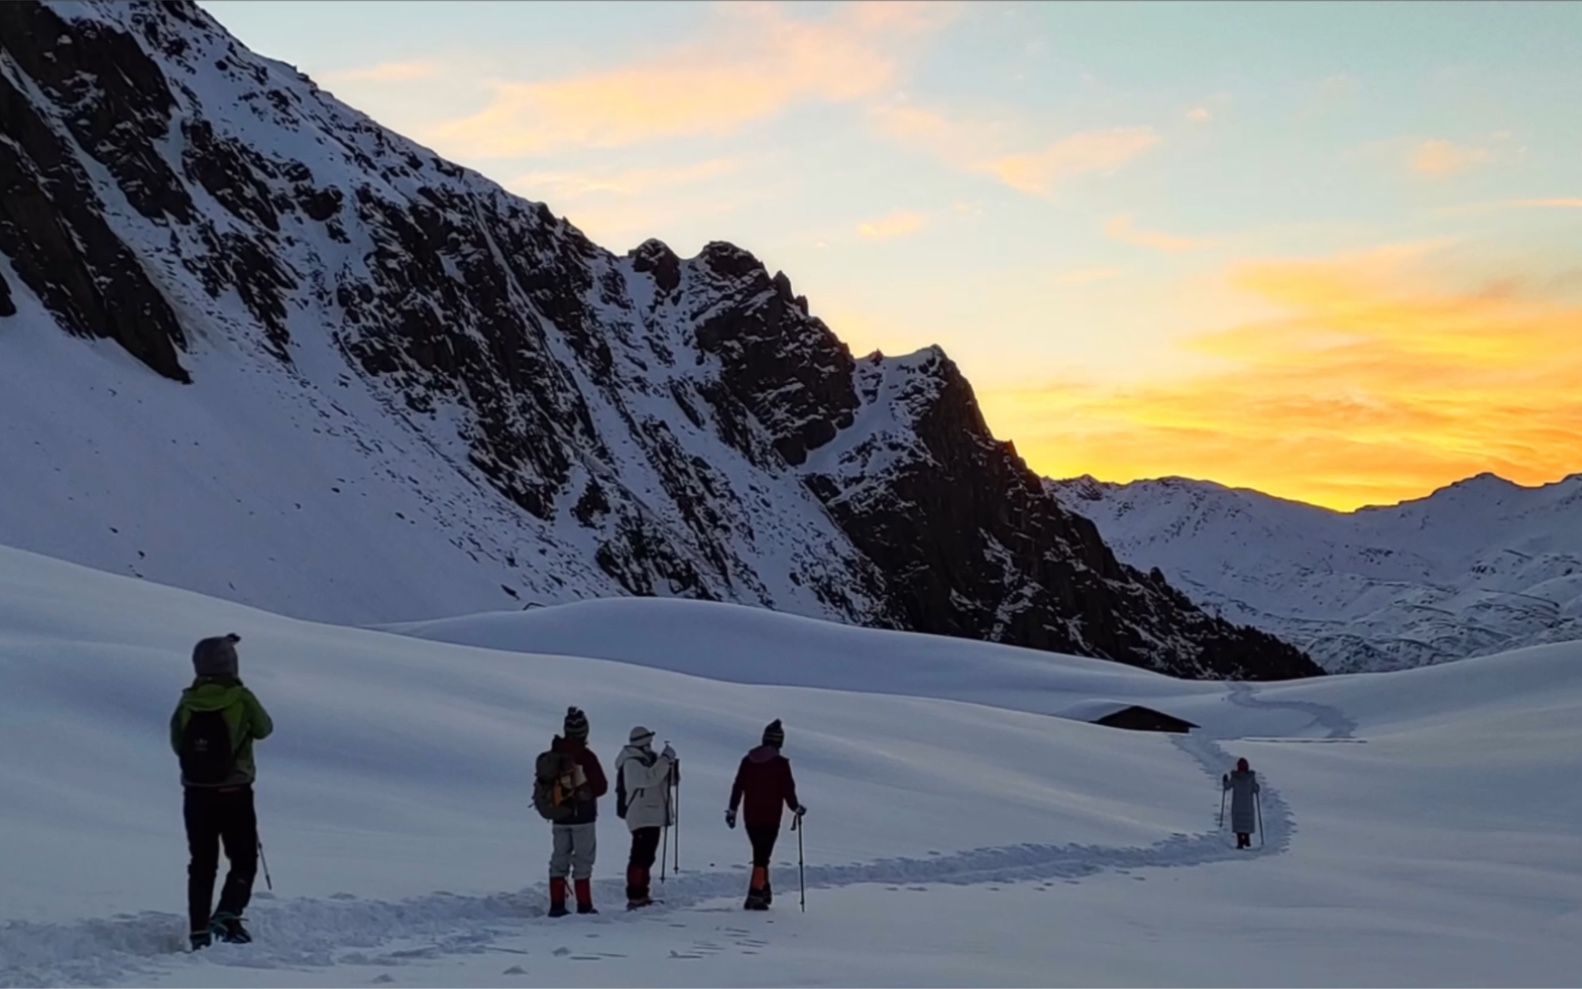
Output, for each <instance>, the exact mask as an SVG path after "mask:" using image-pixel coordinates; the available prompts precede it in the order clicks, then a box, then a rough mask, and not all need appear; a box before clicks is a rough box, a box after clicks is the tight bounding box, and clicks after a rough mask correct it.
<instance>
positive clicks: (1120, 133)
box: [979, 127, 1159, 196]
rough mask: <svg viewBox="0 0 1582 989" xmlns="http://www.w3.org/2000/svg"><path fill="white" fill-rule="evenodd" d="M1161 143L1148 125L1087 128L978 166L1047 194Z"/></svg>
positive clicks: (1014, 184)
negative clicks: (1033, 149) (1042, 147)
mask: <svg viewBox="0 0 1582 989" xmlns="http://www.w3.org/2000/svg"><path fill="white" fill-rule="evenodd" d="M1158 143H1159V135H1158V134H1156V133H1154V131H1153V129H1152V128H1149V127H1116V128H1112V129H1110V130H1095V131H1085V132H1083V133H1080V134H1072V135H1071V136H1070V137H1065V138H1062V139H1061V140H1059V141H1056V142H1055V143H1054V144H1051V145H1050V146H1049V147H1047V148H1044V149H1043V150H1042V151H1034V152H1031V153H1029V154H1013V155H1005V156H1002V157H999V158H995V159H993V160H990V161H987V162H984V163H983V164H982V165H980V166H979V167H980V168H981V169H982V170H984V171H987V172H989V173H990V174H992V175H994V176H996V177H997V178H999V180H1000V181H1001V182H1004V183H1005V184H1006V185H1008V186H1010V187H1011V188H1013V189H1018V190H1020V191H1022V192H1026V193H1031V194H1033V195H1037V196H1048V195H1050V194H1052V193H1053V192H1054V190H1055V187H1056V186H1058V185H1059V184H1060V183H1062V182H1064V181H1066V180H1067V179H1071V178H1075V177H1077V176H1079V175H1088V174H1091V173H1094V172H1112V171H1114V170H1115V169H1117V168H1119V167H1121V166H1122V165H1124V164H1126V163H1127V162H1129V161H1131V160H1132V159H1133V158H1136V157H1137V156H1138V155H1140V154H1142V153H1143V152H1145V151H1147V150H1148V149H1149V148H1151V147H1153V146H1154V145H1155V144H1158Z"/></svg>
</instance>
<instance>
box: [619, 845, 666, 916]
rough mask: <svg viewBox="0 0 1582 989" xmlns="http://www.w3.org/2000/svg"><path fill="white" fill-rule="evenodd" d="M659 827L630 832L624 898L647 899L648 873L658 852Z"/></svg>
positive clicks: (630, 900) (634, 900)
mask: <svg viewBox="0 0 1582 989" xmlns="http://www.w3.org/2000/svg"><path fill="white" fill-rule="evenodd" d="M660 833H661V832H660V829H659V828H638V829H637V830H636V831H633V832H632V856H631V858H629V859H627V860H626V899H627V901H628V902H637V901H640V900H646V899H648V892H649V883H650V879H649V873H650V870H652V869H653V867H654V859H655V858H656V857H657V856H658V854H659V836H660Z"/></svg>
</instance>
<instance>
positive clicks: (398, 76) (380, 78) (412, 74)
mask: <svg viewBox="0 0 1582 989" xmlns="http://www.w3.org/2000/svg"><path fill="white" fill-rule="evenodd" d="M443 71H444V69H443V66H441V65H440V63H438V62H381V63H380V64H378V65H370V66H368V67H367V68H362V69H343V70H341V71H339V72H329V73H326V74H325V76H324V78H325V81H326V82H338V81H345V82H411V81H413V80H416V79H433V78H436V77H437V76H439V75H440V74H441V73H442V72H443Z"/></svg>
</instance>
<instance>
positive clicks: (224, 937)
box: [209, 913, 253, 944]
mask: <svg viewBox="0 0 1582 989" xmlns="http://www.w3.org/2000/svg"><path fill="white" fill-rule="evenodd" d="M209 933H210V934H212V935H213V936H214V939H215V940H216V941H223V942H224V943H226V944H251V943H252V940H253V936H252V935H251V934H249V933H247V928H245V927H243V926H242V918H240V917H238V916H236V915H235V914H228V913H222V914H216V915H215V917H214V919H213V920H212V921H210V922H209Z"/></svg>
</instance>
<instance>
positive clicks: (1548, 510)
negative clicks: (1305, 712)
mask: <svg viewBox="0 0 1582 989" xmlns="http://www.w3.org/2000/svg"><path fill="white" fill-rule="evenodd" d="M1045 484H1046V489H1047V490H1048V491H1049V492H1050V493H1051V494H1053V495H1054V496H1055V497H1056V498H1058V499H1059V500H1060V501H1061V503H1062V504H1064V505H1065V506H1066V507H1067V508H1068V509H1070V510H1071V511H1074V512H1078V513H1080V514H1083V515H1085V516H1087V517H1088V518H1090V519H1092V520H1093V521H1094V522H1095V523H1097V525H1098V527H1099V531H1100V532H1102V533H1103V534H1104V538H1105V540H1106V541H1107V542H1108V543H1109V544H1110V545H1111V546H1112V547H1114V549H1115V552H1116V553H1117V554H1118V555H1119V556H1120V558H1121V559H1122V560H1125V561H1126V562H1128V563H1130V564H1132V565H1133V566H1137V567H1157V568H1159V569H1160V570H1161V571H1163V572H1164V574H1165V575H1166V577H1167V578H1168V579H1169V580H1170V581H1171V582H1172V583H1174V584H1176V585H1178V586H1180V587H1183V588H1185V589H1186V591H1187V594H1188V595H1190V596H1191V597H1192V599H1193V600H1195V601H1197V602H1198V603H1199V604H1201V605H1203V606H1205V607H1207V608H1210V609H1212V610H1214V611H1217V612H1220V613H1223V614H1224V616H1225V617H1227V618H1229V619H1231V620H1233V621H1237V622H1246V623H1248V624H1251V625H1255V626H1257V627H1258V628H1262V629H1264V630H1266V631H1269V632H1271V633H1273V634H1275V635H1278V636H1280V637H1282V638H1284V639H1286V640H1288V641H1291V642H1295V643H1298V644H1299V645H1301V646H1302V647H1303V648H1305V649H1307V650H1308V651H1309V652H1310V653H1311V655H1312V656H1313V657H1314V658H1315V659H1317V660H1318V661H1319V662H1320V663H1321V664H1323V665H1324V666H1325V667H1326V668H1328V669H1329V670H1330V671H1332V672H1346V671H1355V670H1384V669H1398V668H1403V667H1412V666H1422V665H1426V664H1430V663H1441V662H1445V661H1447V660H1453V659H1461V658H1463V657H1467V656H1479V655H1485V654H1488V653H1494V652H1500V651H1503V650H1507V649H1513V648H1517V647H1519V646H1525V645H1533V644H1537V643H1545V642H1562V641H1568V640H1573V639H1582V474H1573V475H1571V476H1570V477H1567V478H1566V479H1564V480H1562V481H1558V482H1556V483H1553V484H1546V485H1543V486H1540V487H1533V488H1529V487H1522V486H1520V485H1517V484H1513V483H1511V482H1510V481H1507V480H1504V479H1502V478H1499V477H1496V476H1494V475H1492V474H1480V475H1478V476H1477V477H1473V478H1469V479H1467V480H1465V481H1459V482H1457V483H1455V484H1452V485H1450V486H1448V487H1445V488H1441V489H1439V490H1438V491H1435V492H1434V493H1433V494H1431V495H1429V496H1427V497H1426V498H1420V499H1417V500H1415V501H1407V502H1403V503H1401V504H1399V505H1393V506H1389V507H1369V508H1363V509H1359V510H1358V511H1355V512H1336V511H1330V510H1327V509H1323V508H1317V507H1314V506H1312V505H1304V504H1301V503H1298V502H1292V501H1284V500H1282V499H1279V498H1273V497H1270V496H1268V495H1264V494H1260V493H1258V492H1256V491H1248V490H1245V489H1232V488H1226V487H1223V486H1221V485H1218V484H1214V483H1211V482H1207V481H1193V480H1185V479H1182V478H1165V479H1162V480H1151V481H1136V482H1133V483H1131V484H1107V483H1102V482H1099V481H1096V480H1094V479H1093V478H1091V477H1081V478H1074V479H1071V480H1063V481H1046V482H1045Z"/></svg>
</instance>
